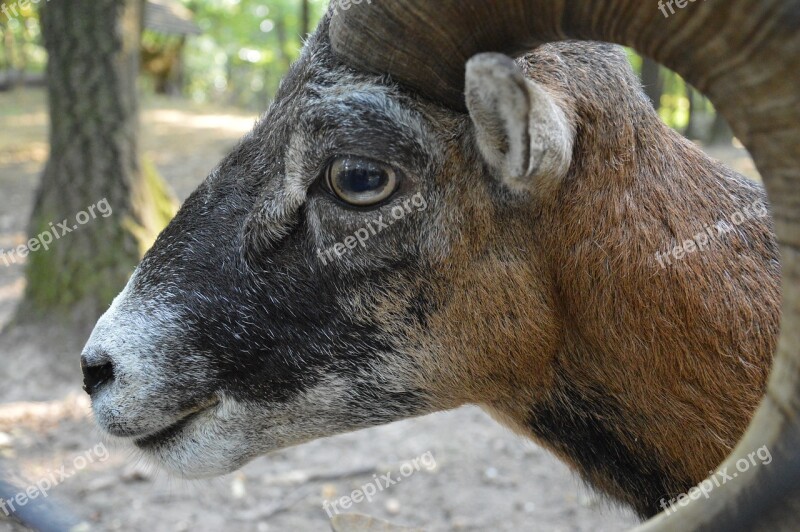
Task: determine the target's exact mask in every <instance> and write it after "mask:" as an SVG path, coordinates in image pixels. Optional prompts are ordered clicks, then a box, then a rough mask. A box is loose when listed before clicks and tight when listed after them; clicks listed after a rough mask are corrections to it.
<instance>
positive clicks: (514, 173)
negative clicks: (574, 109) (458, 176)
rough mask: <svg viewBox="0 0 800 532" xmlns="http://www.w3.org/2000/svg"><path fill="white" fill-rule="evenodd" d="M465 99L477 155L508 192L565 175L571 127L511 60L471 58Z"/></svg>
mask: <svg viewBox="0 0 800 532" xmlns="http://www.w3.org/2000/svg"><path fill="white" fill-rule="evenodd" d="M466 97H467V108H468V109H469V114H470V116H471V117H472V122H473V124H474V125H475V131H476V138H477V141H478V146H479V148H480V151H481V154H482V155H483V157H484V159H485V160H486V162H487V163H488V164H489V166H491V167H492V168H493V169H494V170H495V171H496V173H497V175H498V177H499V178H501V179H502V180H503V182H504V183H505V184H506V185H507V186H508V187H509V188H510V189H512V190H514V191H517V192H525V191H536V190H541V189H542V188H547V187H548V186H553V185H555V184H557V182H558V181H559V180H560V179H561V178H562V177H563V176H564V175H565V174H566V173H567V171H568V170H569V166H570V164H571V161H572V145H573V141H574V131H573V128H572V127H571V126H570V124H569V122H568V120H567V117H566V115H565V114H564V112H563V111H562V110H561V108H560V107H559V106H558V104H557V103H556V102H555V100H554V99H553V98H552V96H550V95H549V94H548V93H547V92H546V91H545V90H544V89H543V88H542V87H541V86H539V85H538V84H536V83H534V82H533V81H530V80H528V79H525V77H524V76H523V74H522V71H521V70H520V69H519V67H517V65H516V64H515V63H514V61H513V60H512V59H511V58H510V57H508V56H505V55H502V54H494V53H486V54H479V55H476V56H475V57H473V58H472V59H470V60H469V62H467V80H466ZM548 180H550V181H548Z"/></svg>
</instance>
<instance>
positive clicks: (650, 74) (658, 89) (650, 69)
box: [641, 57, 664, 109]
mask: <svg viewBox="0 0 800 532" xmlns="http://www.w3.org/2000/svg"><path fill="white" fill-rule="evenodd" d="M641 78H642V85H643V86H644V92H645V94H647V97H648V98H650V102H651V103H652V104H653V107H655V108H656V109H659V108H660V107H661V95H662V94H663V93H664V83H663V81H662V79H661V65H659V64H658V63H656V62H655V61H653V60H652V59H650V58H648V57H645V58H643V60H642V72H641Z"/></svg>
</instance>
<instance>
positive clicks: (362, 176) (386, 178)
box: [328, 157, 398, 206]
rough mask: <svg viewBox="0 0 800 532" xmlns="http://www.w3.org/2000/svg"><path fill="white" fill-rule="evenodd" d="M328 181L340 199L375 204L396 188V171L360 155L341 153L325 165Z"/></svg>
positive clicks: (355, 202) (353, 203) (359, 204)
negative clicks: (341, 155)
mask: <svg viewBox="0 0 800 532" xmlns="http://www.w3.org/2000/svg"><path fill="white" fill-rule="evenodd" d="M328 185H329V187H330V189H331V191H332V192H333V193H334V194H335V195H336V196H337V197H338V198H339V199H341V200H342V201H345V202H347V203H350V204H352V205H357V206H368V205H375V204H377V203H380V202H382V201H384V200H386V199H387V198H388V197H389V196H391V195H392V193H393V192H394V191H395V190H396V189H397V185H398V178H397V172H396V171H395V170H394V169H393V168H392V167H391V166H388V165H385V164H383V163H379V162H377V161H372V160H370V159H364V158H359V157H342V158H339V159H337V160H335V161H334V162H333V163H332V164H331V165H330V166H329V167H328Z"/></svg>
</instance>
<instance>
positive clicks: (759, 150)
mask: <svg viewBox="0 0 800 532" xmlns="http://www.w3.org/2000/svg"><path fill="white" fill-rule="evenodd" d="M666 4H667V2H665V3H664V5H665V6H666ZM669 4H670V5H671V6H674V4H673V3H672V2H670V3H669ZM674 11H675V12H674V14H669V16H667V17H666V18H665V16H664V14H663V12H662V11H660V9H659V7H658V6H657V5H656V4H655V3H654V2H641V0H606V1H601V0H597V1H590V0H568V1H567V0H557V1H554V0H469V1H463V0H436V1H435V2H433V1H431V0H406V1H402V2H401V1H397V0H391V1H390V0H379V1H369V2H368V3H363V4H360V5H352V6H350V8H349V9H348V10H339V11H337V10H334V14H333V18H332V21H331V27H330V36H331V41H332V43H333V47H334V50H335V52H336V53H337V54H338V55H339V56H340V57H342V58H343V59H344V60H345V61H347V62H348V63H349V64H351V65H352V66H354V67H356V68H360V69H364V70H368V71H372V72H380V73H390V74H391V75H392V76H393V78H394V79H395V80H396V81H398V82H400V83H402V84H405V85H407V86H409V87H410V88H412V89H415V90H417V91H419V92H420V93H423V94H425V95H427V96H428V97H430V98H432V99H434V100H437V101H439V102H441V103H443V104H445V105H448V106H450V107H452V108H454V109H459V110H463V109H465V104H464V95H463V88H464V65H465V63H466V61H467V60H468V59H469V58H470V57H472V56H473V55H475V54H477V53H481V52H489V51H495V52H504V53H507V54H512V55H513V54H518V53H521V52H523V51H526V50H529V49H530V48H532V47H533V46H535V45H537V44H539V43H543V42H547V41H554V40H563V39H586V40H600V41H608V42H614V43H618V44H623V45H627V46H631V47H632V48H634V49H636V50H637V51H638V52H640V53H643V54H645V55H647V56H649V57H651V58H653V59H655V60H657V61H659V62H660V63H662V64H664V65H666V66H668V67H670V68H671V69H673V70H675V71H676V72H678V73H679V74H681V75H682V76H683V77H684V78H686V79H687V80H688V81H689V82H691V83H692V84H693V85H694V86H695V87H697V88H698V89H700V90H701V91H703V92H704V93H706V95H708V96H709V97H710V98H711V100H712V101H713V102H714V104H715V105H716V106H717V109H719V110H720V112H721V113H722V114H723V115H724V116H725V117H726V118H728V120H729V121H730V122H731V125H732V126H733V129H734V131H735V132H736V134H737V136H738V137H739V138H740V139H741V140H742V141H743V142H744V144H745V145H746V146H747V148H748V149H749V150H750V153H751V154H752V155H753V158H754V160H755V162H756V165H757V166H758V168H759V170H760V171H761V174H762V175H763V176H764V182H765V184H766V188H767V192H768V193H769V196H770V199H771V202H772V207H773V215H774V218H775V224H776V229H777V233H778V239H779V242H780V244H781V252H782V265H783V297H784V303H783V318H782V319H783V323H782V336H781V338H780V341H779V347H778V353H777V355H776V359H775V365H774V369H773V372H772V376H771V378H770V382H769V387H768V390H767V394H766V397H765V399H764V401H763V403H762V405H761V407H760V408H759V410H758V412H757V414H756V416H755V418H754V419H753V422H752V424H751V426H750V429H749V430H748V431H747V433H746V434H745V436H744V437H743V439H742V441H741V442H740V443H739V445H738V446H737V448H736V449H735V450H734V452H733V453H732V454H731V456H730V457H729V458H728V460H727V461H726V463H725V464H723V466H722V467H725V466H726V465H727V466H729V467H731V468H732V470H736V468H735V463H736V460H738V459H747V454H748V453H751V452H753V451H755V450H756V449H758V448H760V447H762V446H763V445H765V444H766V445H767V446H768V448H769V450H770V452H771V454H772V456H773V462H774V463H773V464H771V465H770V466H767V467H759V468H751V469H749V470H748V472H747V473H746V475H744V476H745V477H746V478H741V475H740V478H738V479H737V481H736V482H728V483H726V484H723V485H721V486H720V487H718V488H716V489H715V490H714V493H713V495H711V498H710V499H709V500H705V499H699V500H696V501H695V500H693V501H691V502H690V503H689V504H688V505H687V506H685V507H680V508H679V510H678V511H677V512H676V513H674V514H673V515H672V516H670V517H665V516H659V517H657V518H656V519H654V520H653V521H651V522H649V523H646V524H645V525H644V526H643V528H642V530H646V531H656V530H683V529H687V530H689V529H691V530H706V529H708V530H785V529H790V528H792V525H793V526H794V529H797V528H798V527H797V525H798V520H800V453H798V451H797V450H798V449H800V0H705V1H703V2H695V3H689V4H688V5H686V6H685V7H684V8H683V9H677V8H675V9H674ZM725 393H726V391H725V390H724V389H723V388H721V389H720V395H721V397H720V399H721V400H724V395H725Z"/></svg>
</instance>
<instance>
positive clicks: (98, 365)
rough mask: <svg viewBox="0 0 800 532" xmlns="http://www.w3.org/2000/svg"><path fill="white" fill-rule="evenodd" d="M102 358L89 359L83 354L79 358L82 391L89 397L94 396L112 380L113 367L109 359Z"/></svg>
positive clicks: (104, 356) (105, 356) (106, 357)
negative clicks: (81, 371) (81, 373)
mask: <svg viewBox="0 0 800 532" xmlns="http://www.w3.org/2000/svg"><path fill="white" fill-rule="evenodd" d="M102 355H103V356H100V357H97V358H96V359H90V358H89V357H87V356H86V355H85V354H84V355H83V356H81V370H83V390H84V391H85V392H86V393H88V394H89V395H94V394H95V393H97V392H98V391H100V389H101V388H102V387H103V386H104V385H106V384H108V383H109V382H112V381H113V380H114V365H113V364H112V363H111V362H109V357H108V356H107V355H106V354H105V353H103V354H102Z"/></svg>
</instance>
